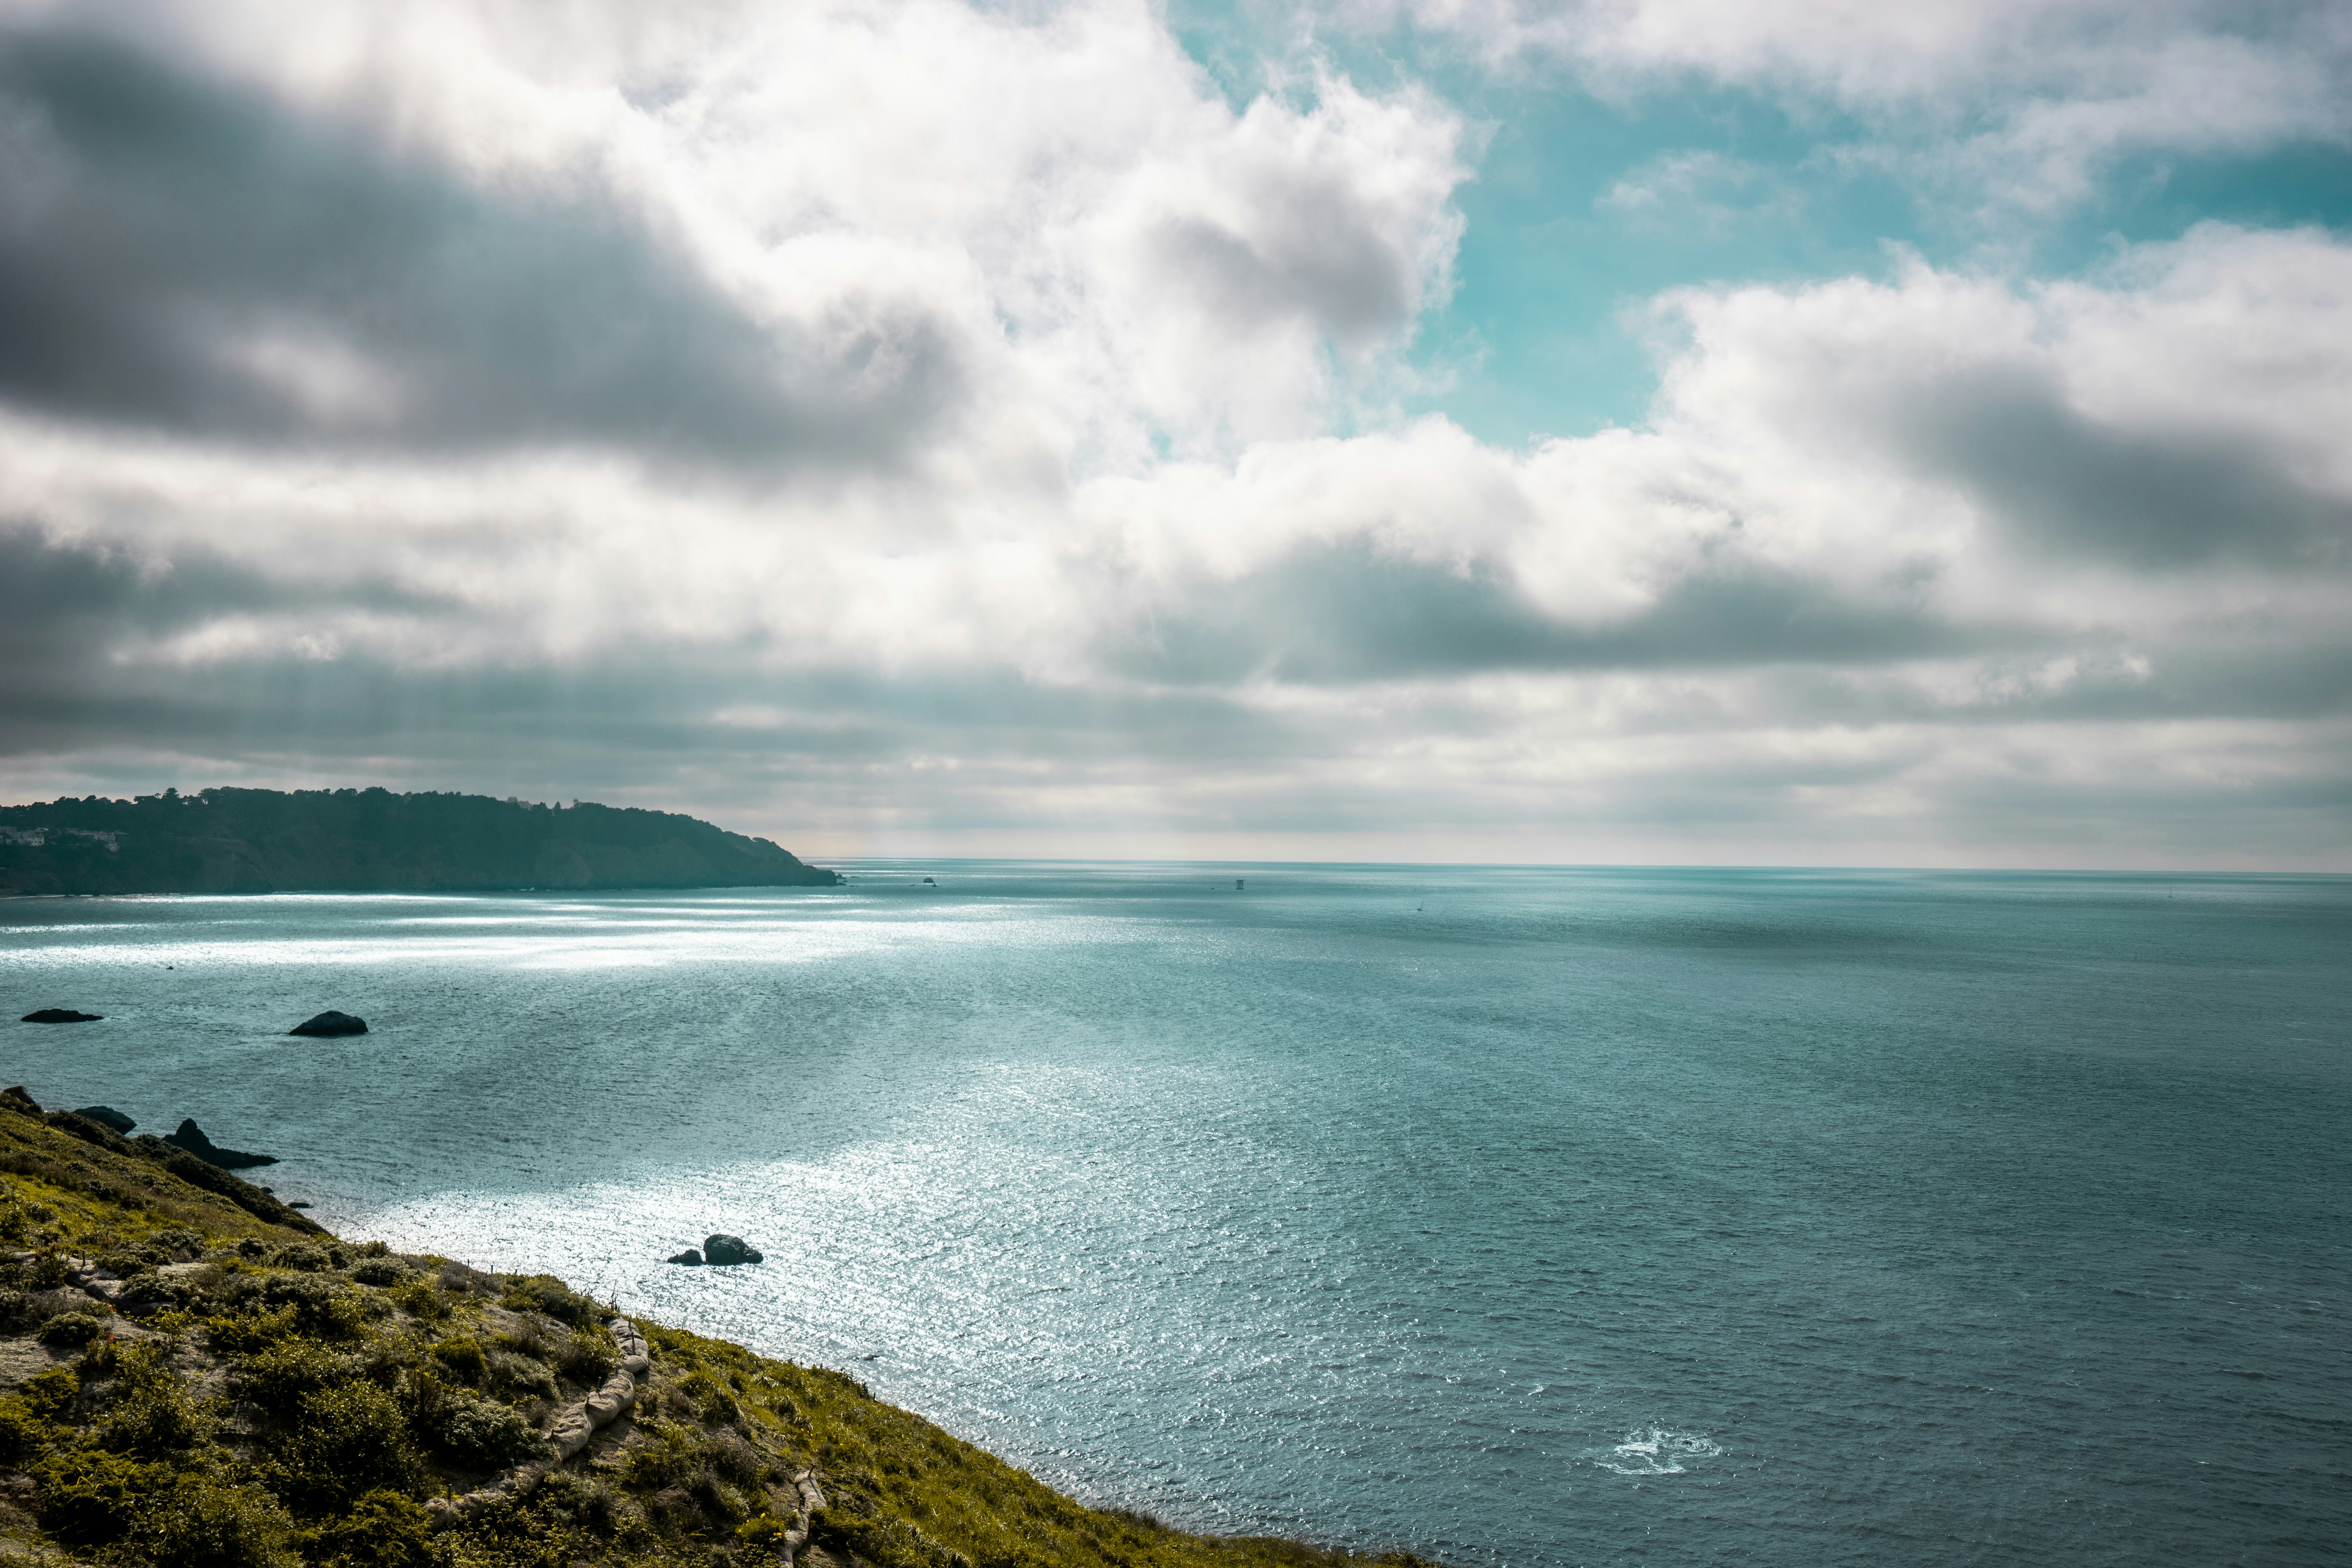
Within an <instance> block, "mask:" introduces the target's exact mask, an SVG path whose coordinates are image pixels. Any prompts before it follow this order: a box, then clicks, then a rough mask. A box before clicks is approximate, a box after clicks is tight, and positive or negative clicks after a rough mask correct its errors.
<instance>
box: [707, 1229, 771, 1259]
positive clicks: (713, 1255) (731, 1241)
mask: <svg viewBox="0 0 2352 1568" xmlns="http://www.w3.org/2000/svg"><path fill="white" fill-rule="evenodd" d="M760 1257H761V1254H760V1249H759V1248H758V1247H753V1246H752V1245H751V1243H750V1242H748V1241H745V1240H744V1239H743V1238H742V1237H740V1236H729V1235H727V1234H725V1233H724V1232H721V1233H719V1234H718V1235H716V1236H706V1237H703V1238H702V1260H703V1261H704V1262H705V1263H708V1264H710V1265H712V1266H713V1267H719V1268H723V1267H725V1266H726V1265H728V1264H730V1263H757V1262H759V1261H760Z"/></svg>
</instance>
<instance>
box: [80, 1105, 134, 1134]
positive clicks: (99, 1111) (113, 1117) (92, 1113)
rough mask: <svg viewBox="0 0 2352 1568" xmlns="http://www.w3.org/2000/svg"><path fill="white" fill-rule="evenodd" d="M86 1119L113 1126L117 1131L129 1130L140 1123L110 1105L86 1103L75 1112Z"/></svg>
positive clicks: (125, 1131)
mask: <svg viewBox="0 0 2352 1568" xmlns="http://www.w3.org/2000/svg"><path fill="white" fill-rule="evenodd" d="M74 1114H75V1115H76V1116H79V1117H80V1118H81V1119H82V1120H84V1121H95V1122H97V1123H98V1124H99V1125H100V1127H111V1128H113V1129H114V1130H115V1131H117V1132H124V1133H127V1132H129V1131H131V1129H132V1128H134V1127H136V1126H138V1125H139V1123H137V1122H136V1121H131V1118H129V1117H128V1116H125V1115H123V1114H122V1112H121V1111H119V1110H115V1109H114V1107H112V1106H110V1105H85V1106H83V1107H82V1108H81V1109H80V1110H77V1111H75V1112H74Z"/></svg>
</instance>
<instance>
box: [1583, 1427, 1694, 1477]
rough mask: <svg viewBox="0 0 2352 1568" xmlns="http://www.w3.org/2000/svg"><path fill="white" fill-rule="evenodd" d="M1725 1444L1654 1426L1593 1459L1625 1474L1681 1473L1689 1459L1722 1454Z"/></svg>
mask: <svg viewBox="0 0 2352 1568" xmlns="http://www.w3.org/2000/svg"><path fill="white" fill-rule="evenodd" d="M1722 1454H1723V1447H1722V1445H1720V1444H1718V1443H1717V1442H1716V1441H1715V1439H1713V1438H1712V1437H1707V1436H1703V1435H1701V1434H1698V1433H1694V1432H1666V1431H1661V1430H1660V1429H1659V1428H1657V1427H1655V1426H1653V1427H1651V1428H1650V1429H1649V1430H1648V1431H1646V1432H1634V1433H1631V1434H1629V1435H1628V1436H1626V1438H1625V1440H1624V1441H1623V1442H1622V1443H1620V1444H1618V1445H1617V1446H1616V1447H1613V1448H1612V1449H1610V1450H1609V1453H1608V1455H1607V1457H1605V1458H1596V1459H1594V1460H1593V1463H1594V1464H1596V1465H1598V1466H1599V1467H1600V1468H1602V1469H1604V1470H1609V1471H1612V1472H1613V1473H1614V1474H1617V1475H1621V1476H1679V1475H1683V1474H1685V1473H1686V1472H1687V1471H1688V1469H1689V1467H1688V1466H1687V1465H1685V1464H1684V1463H1683V1461H1684V1460H1685V1459H1714V1458H1721V1457H1722Z"/></svg>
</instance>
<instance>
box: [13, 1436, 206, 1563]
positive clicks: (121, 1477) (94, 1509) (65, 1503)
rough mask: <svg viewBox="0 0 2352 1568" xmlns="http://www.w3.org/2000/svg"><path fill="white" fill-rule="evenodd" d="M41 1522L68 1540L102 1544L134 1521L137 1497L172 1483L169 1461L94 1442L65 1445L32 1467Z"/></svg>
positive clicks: (127, 1529)
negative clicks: (153, 1461) (81, 1445)
mask: <svg viewBox="0 0 2352 1568" xmlns="http://www.w3.org/2000/svg"><path fill="white" fill-rule="evenodd" d="M34 1475H35V1476H36V1478H37V1479H38V1480H39V1482H40V1487H41V1493H40V1496H41V1502H40V1519H41V1524H42V1527H43V1528H45V1529H46V1530H47V1531H48V1532H49V1533H50V1534H51V1535H54V1536H56V1537H57V1538H58V1540H59V1541H61V1542H65V1544H67V1545H68V1546H83V1547H90V1546H106V1545H110V1544H111V1543H112V1542H117V1541H120V1540H121V1539H122V1538H123V1537H124V1536H125V1535H128V1534H129V1533H130V1532H131V1526H132V1525H133V1524H134V1523H136V1522H137V1520H138V1514H139V1505H140V1503H141V1501H142V1500H144V1499H146V1498H148V1497H150V1496H152V1495H154V1494H155V1493H157V1492H160V1491H162V1490H163V1489H166V1488H168V1487H169V1486H170V1485H171V1482H172V1469H171V1467H170V1466H168V1465H152V1464H144V1463H142V1462H141V1461H139V1460H137V1459H131V1458H123V1457H122V1456H121V1455H119V1454H109V1453H106V1452H104V1451H103V1450H100V1449H96V1448H79V1447H77V1448H64V1449H59V1450H58V1451H56V1452H53V1453H51V1454H50V1455H49V1457H48V1458H46V1459H44V1460H42V1461H41V1462H40V1463H39V1464H38V1465H37V1466H36V1467H35V1468H34Z"/></svg>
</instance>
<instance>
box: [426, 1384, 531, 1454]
mask: <svg viewBox="0 0 2352 1568" xmlns="http://www.w3.org/2000/svg"><path fill="white" fill-rule="evenodd" d="M430 1419H431V1426H430V1428H429V1432H428V1436H430V1437H431V1439H432V1442H433V1445H434V1447H436V1448H438V1449H440V1450H441V1451H442V1452H443V1453H444V1454H446V1455H447V1456H448V1457H449V1458H450V1459H452V1460H453V1461H455V1462H456V1463H457V1464H458V1465H460V1466H462V1467H464V1468H467V1469H473V1470H503V1469H506V1468H509V1467H510V1466H514V1465H520V1464H521V1463H522V1462H523V1461H524V1460H525V1459H533V1458H539V1457H540V1456H541V1455H542V1454H544V1453H546V1452H548V1447H547V1444H546V1442H545V1441H544V1440H543V1439H542V1438H541V1436H540V1435H539V1434H538V1432H537V1431H535V1430H533V1429H532V1427H531V1425H530V1422H528V1421H525V1420H524V1419H523V1418H522V1416H521V1415H520V1414H519V1413H518V1412H516V1411H513V1410H509V1409H508V1408H507V1407H506V1406H505V1405H499V1404H498V1403H496V1402H495V1401H492V1400H488V1399H485V1398H483V1397H482V1396H481V1395H480V1394H475V1393H473V1392H472V1391H471V1390H469V1389H463V1388H452V1389H448V1390H446V1391H445V1392H444V1393H443V1394H442V1396H441V1398H440V1401H439V1402H438V1404H437V1405H436V1406H435V1408H434V1410H433V1413H432V1416H431V1418H430Z"/></svg>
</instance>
